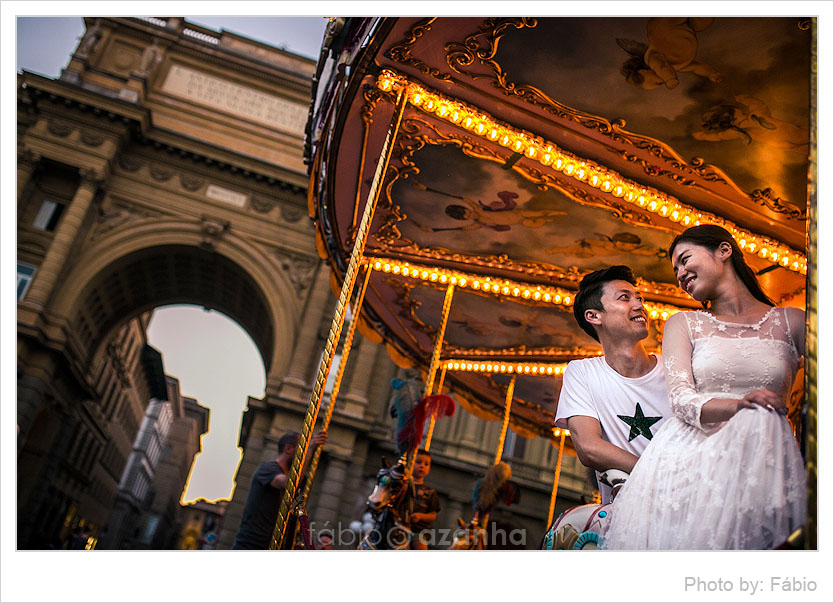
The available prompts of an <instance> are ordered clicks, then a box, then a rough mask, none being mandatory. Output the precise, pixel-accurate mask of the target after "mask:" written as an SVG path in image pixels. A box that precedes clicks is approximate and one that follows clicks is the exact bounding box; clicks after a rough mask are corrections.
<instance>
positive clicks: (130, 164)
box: [119, 155, 145, 172]
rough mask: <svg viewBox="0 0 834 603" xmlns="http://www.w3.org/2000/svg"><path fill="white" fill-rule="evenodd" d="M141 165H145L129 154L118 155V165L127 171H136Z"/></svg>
mask: <svg viewBox="0 0 834 603" xmlns="http://www.w3.org/2000/svg"><path fill="white" fill-rule="evenodd" d="M143 165H145V163H144V162H143V161H140V160H139V159H136V157H131V156H130V155H119V167H121V168H122V169H124V170H127V171H128V172H137V171H139V169H140V168H141V167H142V166H143Z"/></svg>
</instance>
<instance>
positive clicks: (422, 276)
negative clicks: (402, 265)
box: [420, 270, 429, 280]
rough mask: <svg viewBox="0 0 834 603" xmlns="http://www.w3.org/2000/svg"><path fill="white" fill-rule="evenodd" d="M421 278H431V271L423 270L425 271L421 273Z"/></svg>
mask: <svg viewBox="0 0 834 603" xmlns="http://www.w3.org/2000/svg"><path fill="white" fill-rule="evenodd" d="M420 278H421V279H423V280H426V279H427V278H429V273H428V272H426V271H425V270H423V271H422V272H421V273H420Z"/></svg>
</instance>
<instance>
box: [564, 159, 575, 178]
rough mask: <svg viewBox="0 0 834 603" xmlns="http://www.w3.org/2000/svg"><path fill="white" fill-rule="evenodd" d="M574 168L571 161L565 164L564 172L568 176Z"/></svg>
mask: <svg viewBox="0 0 834 603" xmlns="http://www.w3.org/2000/svg"><path fill="white" fill-rule="evenodd" d="M574 170H576V166H575V165H574V164H573V163H572V162H571V163H568V164H567V165H566V166H565V173H566V174H567V175H568V176H570V175H571V174H573V172H574Z"/></svg>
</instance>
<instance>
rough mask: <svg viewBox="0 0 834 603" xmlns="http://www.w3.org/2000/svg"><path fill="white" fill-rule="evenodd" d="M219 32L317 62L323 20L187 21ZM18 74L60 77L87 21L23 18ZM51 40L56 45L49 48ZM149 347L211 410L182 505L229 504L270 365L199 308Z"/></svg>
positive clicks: (245, 339)
mask: <svg viewBox="0 0 834 603" xmlns="http://www.w3.org/2000/svg"><path fill="white" fill-rule="evenodd" d="M186 20H187V21H189V22H191V23H195V24H197V25H201V26H203V27H208V28H210V29H213V30H215V31H220V30H226V31H229V32H232V33H236V34H239V35H243V36H246V37H249V38H252V39H254V40H257V41H259V42H264V43H267V44H271V45H273V46H277V47H279V48H283V49H285V50H288V51H290V52H294V53H296V54H300V55H303V56H306V57H308V58H312V59H318V56H319V50H320V48H321V42H322V38H323V35H324V30H325V27H326V25H327V19H326V18H324V17H188V16H186ZM17 26H18V27H17V34H18V36H17V69H18V71H20V70H22V69H25V70H27V71H34V72H36V73H39V74H41V75H45V76H48V77H53V78H54V77H58V76H60V73H61V69H62V68H63V67H66V65H67V63H68V62H69V58H70V55H71V54H72V52H73V50H74V49H75V47H76V46H77V45H78V41H79V40H80V39H81V37H82V36H83V35H84V22H83V20H82V18H81V17H21V18H19V19H18V22H17ZM44 40H50V43H49V44H44ZM148 342H149V343H150V344H151V345H152V346H154V347H155V348H156V349H158V350H159V351H160V352H162V359H163V364H164V366H165V372H166V373H167V374H169V375H171V376H173V377H176V378H178V379H179V380H180V390H181V392H182V394H183V395H185V396H189V397H192V398H195V399H196V400H197V401H198V402H199V403H200V404H201V405H203V406H206V407H208V408H210V409H211V417H210V425H209V432H208V433H207V434H206V435H205V436H203V438H202V442H201V445H202V452H201V453H200V454H198V455H197V457H196V459H195V462H194V465H193V467H192V472H191V475H190V476H189V480H188V484H187V488H186V490H185V492H184V493H183V497H182V502H190V501H193V500H196V499H199V498H205V499H206V500H217V499H223V498H230V497H231V496H232V494H233V489H234V476H235V473H236V471H237V467H238V464H239V462H240V459H241V457H242V454H243V453H242V450H241V449H240V448H238V445H237V444H238V435H239V432H240V421H241V413H242V412H243V411H244V410H245V408H246V401H247V399H248V396H252V397H254V398H261V397H263V395H264V387H265V382H266V375H265V372H264V365H263V361H262V360H261V357H260V354H259V352H258V350H257V348H256V347H255V344H254V343H253V341H252V339H251V338H250V337H249V336H248V335H247V334H246V332H245V331H244V330H243V329H242V328H241V327H240V326H239V325H238V324H237V323H236V322H234V321H232V320H231V319H229V318H228V317H227V316H225V315H224V314H221V313H219V312H216V311H211V312H206V311H204V310H203V309H202V308H200V307H197V306H176V307H170V306H169V307H166V308H163V309H158V310H157V311H156V312H154V315H153V318H152V319H151V323H150V326H149V328H148Z"/></svg>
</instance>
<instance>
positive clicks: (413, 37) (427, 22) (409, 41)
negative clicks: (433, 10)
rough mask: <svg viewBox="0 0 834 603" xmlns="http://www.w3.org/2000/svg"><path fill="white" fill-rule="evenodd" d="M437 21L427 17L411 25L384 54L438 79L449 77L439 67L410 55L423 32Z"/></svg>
mask: <svg viewBox="0 0 834 603" xmlns="http://www.w3.org/2000/svg"><path fill="white" fill-rule="evenodd" d="M435 21H437V17H428V18H426V19H422V20H420V21H418V22H417V23H415V24H414V25H412V26H411V28H410V29H409V30H408V31H407V32H406V33H405V36H404V37H403V38H402V39H401V40H399V41H398V42H396V43H395V44H394V45H393V46H391V47H390V48H389V49H388V50H386V51H385V56H386V57H387V58H389V59H391V60H392V61H396V62H398V63H400V64H401V65H408V66H409V67H413V68H414V69H416V70H417V71H419V72H420V73H422V74H423V75H428V76H431V77H433V78H436V79H439V80H448V79H451V75H450V74H448V73H442V72H441V71H440V70H439V69H436V68H434V67H430V66H429V65H427V64H426V63H425V62H423V61H421V60H420V59H418V58H416V57H414V56H412V55H411V49H412V47H413V46H414V44H416V43H417V40H419V39H420V38H421V37H422V36H423V34H425V33H426V32H428V31H431V26H432V23H434V22H435Z"/></svg>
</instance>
